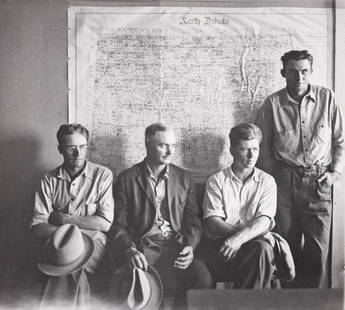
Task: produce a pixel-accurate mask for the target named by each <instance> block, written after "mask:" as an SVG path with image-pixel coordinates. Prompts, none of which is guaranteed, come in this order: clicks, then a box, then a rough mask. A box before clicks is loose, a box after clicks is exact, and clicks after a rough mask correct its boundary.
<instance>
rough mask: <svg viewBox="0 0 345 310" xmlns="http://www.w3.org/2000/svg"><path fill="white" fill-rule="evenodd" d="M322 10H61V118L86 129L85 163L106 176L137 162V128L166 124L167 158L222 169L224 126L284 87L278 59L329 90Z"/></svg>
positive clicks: (248, 117) (226, 159)
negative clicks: (296, 55)
mask: <svg viewBox="0 0 345 310" xmlns="http://www.w3.org/2000/svg"><path fill="white" fill-rule="evenodd" d="M329 19H330V11H328V10H327V9H308V10H307V9H296V8H280V9H272V8H271V9H265V8H257V9H248V8H247V9H239V8H237V9H233V8H232V9H230V8H163V7H158V8H157V7H156V8H124V7H121V8H114V7H112V8H105V7H100V8H97V7H70V8H69V51H68V54H69V63H68V65H69V121H70V122H80V123H82V124H84V125H85V126H86V127H87V128H88V129H89V130H90V131H91V142H90V154H89V157H90V160H92V161H95V162H97V163H100V164H104V165H106V166H108V167H110V168H111V169H112V170H113V172H114V174H115V177H116V176H117V175H118V174H119V173H120V172H121V171H122V170H124V169H125V168H128V167H130V166H131V165H133V164H134V163H136V162H138V161H141V160H142V159H143V158H144V156H145V147H144V137H143V136H144V130H145V127H146V126H147V125H149V124H151V123H153V122H156V121H164V122H166V123H168V124H170V125H172V126H173V127H174V128H175V129H176V132H177V136H178V145H177V151H176V155H175V159H174V162H175V163H176V164H178V165H181V166H183V167H186V168H190V169H199V170H203V171H212V170H216V169H219V168H222V167H224V166H227V165H229V163H230V160H231V159H230V155H229V151H228V149H229V142H228V133H229V129H230V128H231V127H232V126H234V125H236V124H238V123H240V122H243V121H254V119H255V115H256V111H257V109H258V107H259V106H260V105H261V104H262V102H263V100H264V98H265V97H266V96H267V95H269V94H270V93H272V92H274V91H276V90H278V89H280V88H282V87H284V86H285V85H284V79H283V78H282V77H281V76H280V69H281V63H280V57H281V56H282V54H284V53H285V52H286V51H289V50H291V49H308V50H309V51H310V52H311V53H312V54H313V56H314V59H315V60H314V63H315V72H314V77H313V79H312V82H314V83H315V84H323V85H329V84H330V81H329V78H328V77H329V71H328V68H329V67H330V61H329V58H328V55H331V52H330V46H331V42H329V41H328V37H327V32H328V31H330V30H329V29H328V27H329Z"/></svg>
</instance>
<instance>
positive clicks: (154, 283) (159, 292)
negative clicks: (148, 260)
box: [120, 265, 163, 310]
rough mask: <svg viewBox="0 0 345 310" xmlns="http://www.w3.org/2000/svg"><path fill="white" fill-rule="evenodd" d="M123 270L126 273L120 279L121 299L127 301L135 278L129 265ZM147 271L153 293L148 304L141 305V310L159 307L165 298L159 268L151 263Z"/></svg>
mask: <svg viewBox="0 0 345 310" xmlns="http://www.w3.org/2000/svg"><path fill="white" fill-rule="evenodd" d="M123 272H125V275H124V278H122V279H121V280H120V281H121V283H120V291H121V292H120V294H121V299H122V300H123V301H126V299H127V296H128V293H129V290H130V287H131V285H132V280H133V278H132V272H131V270H130V269H129V268H128V267H127V266H126V268H125V269H124V271H123ZM145 273H146V277H147V280H148V281H149V283H150V286H151V293H150V297H149V299H148V301H147V303H146V305H143V306H142V307H140V310H151V309H158V308H159V306H160V304H161V303H162V299H163V284H162V281H161V278H160V276H159V273H158V272H157V270H156V269H154V268H153V267H152V266H150V265H148V266H147V271H145Z"/></svg>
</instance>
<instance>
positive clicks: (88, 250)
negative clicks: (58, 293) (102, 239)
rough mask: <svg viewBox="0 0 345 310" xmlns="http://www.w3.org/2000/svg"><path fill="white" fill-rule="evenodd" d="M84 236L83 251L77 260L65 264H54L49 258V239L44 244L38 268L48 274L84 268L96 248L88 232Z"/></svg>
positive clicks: (60, 274)
mask: <svg viewBox="0 0 345 310" xmlns="http://www.w3.org/2000/svg"><path fill="white" fill-rule="evenodd" d="M82 236H83V240H84V250H83V253H82V254H81V255H80V257H79V258H78V259H77V260H76V261H74V262H72V263H70V264H68V265H64V266H57V265H53V264H52V263H51V262H50V261H49V260H48V255H47V249H48V242H49V240H47V241H46V242H45V243H44V244H43V246H42V251H41V256H40V259H39V262H38V263H37V266H38V268H39V269H40V270H41V271H42V272H43V273H44V274H46V275H48V276H65V275H68V274H71V273H73V272H75V271H77V270H79V269H80V268H82V267H83V266H84V265H85V264H86V263H87V261H88V260H89V259H90V257H91V256H92V254H93V250H94V244H93V241H92V239H91V238H90V237H89V236H88V235H86V234H82Z"/></svg>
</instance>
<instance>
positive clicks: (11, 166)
mask: <svg viewBox="0 0 345 310" xmlns="http://www.w3.org/2000/svg"><path fill="white" fill-rule="evenodd" d="M40 148H41V146H40V143H39V141H38V140H37V139H36V138H33V137H16V138H13V139H8V140H2V141H1V149H0V161H1V179H0V247H1V254H0V263H1V269H2V270H4V268H5V270H6V268H7V269H11V268H12V269H13V270H15V269H16V268H20V267H23V266H25V264H27V263H30V262H28V261H27V259H28V257H30V256H28V252H27V251H28V247H29V245H30V242H29V240H28V238H29V237H30V234H28V225H29V224H30V220H31V215H32V209H33V200H34V191H35V189H36V186H37V184H38V181H39V179H40V177H41V176H42V174H43V173H44V171H43V169H42V168H41V167H39V163H40V158H39V153H40ZM0 271H1V270H0Z"/></svg>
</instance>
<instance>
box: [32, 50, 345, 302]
mask: <svg viewBox="0 0 345 310" xmlns="http://www.w3.org/2000/svg"><path fill="white" fill-rule="evenodd" d="M282 62H283V69H282V70H281V74H282V76H283V77H284V78H285V79H286V88H284V89H282V90H280V91H278V92H277V93H275V94H273V95H271V96H269V97H268V98H267V99H266V101H265V103H264V105H263V107H262V109H261V110H260V111H259V114H258V118H257V126H256V125H254V124H250V123H243V124H240V125H238V126H235V127H234V128H232V129H231V131H230V134H229V138H230V153H231V155H232V157H233V162H232V164H231V166H230V167H227V168H225V169H223V170H221V171H219V172H217V173H216V174H214V175H213V176H211V177H210V178H209V179H208V181H207V183H206V188H205V195H204V199H203V205H202V210H200V207H199V206H198V204H197V199H196V190H195V185H194V183H193V180H192V177H191V175H190V173H189V172H187V171H185V170H184V169H182V168H179V167H177V166H176V165H174V164H172V163H171V160H172V156H173V154H174V150H175V144H176V137H175V134H174V130H173V128H171V127H170V126H167V125H164V124H162V123H155V124H152V125H150V126H148V127H147V128H146V130H145V147H146V157H145V159H144V160H143V161H142V162H140V163H138V164H136V165H134V166H133V167H132V168H130V169H128V170H125V171H124V172H122V173H121V174H120V175H119V176H118V178H117V181H116V184H115V191H114V200H113V190H112V181H113V180H112V173H111V171H110V170H109V169H107V168H105V167H102V166H100V165H96V164H94V163H91V162H89V161H87V160H86V154H87V145H88V138H89V137H88V135H89V134H88V131H87V129H86V128H84V127H83V126H81V125H79V124H71V125H62V126H61V127H60V129H59V131H58V133H57V138H58V142H59V146H58V149H59V152H60V153H61V154H62V155H63V158H64V162H63V164H62V165H61V166H59V167H58V168H56V169H55V170H53V171H51V172H49V173H47V174H46V175H45V176H44V177H43V178H42V180H41V186H40V188H39V190H38V191H37V192H36V197H35V206H34V215H33V221H32V225H31V230H32V232H33V233H34V234H35V235H36V236H37V237H38V238H40V239H41V240H42V241H44V242H45V244H44V245H45V249H46V252H49V251H48V250H47V248H48V246H47V243H49V242H50V241H51V240H52V239H53V242H51V243H52V244H51V245H50V246H51V248H52V249H51V252H49V253H55V254H56V253H60V252H59V251H60V250H61V251H63V249H64V246H65V244H64V242H63V240H65V239H66V238H70V237H71V236H74V234H75V232H74V231H73V230H74V229H75V228H74V227H75V226H77V227H79V229H80V230H81V231H82V232H83V233H85V234H86V235H88V236H89V237H90V238H91V239H92V240H93V243H94V251H93V253H92V255H91V254H90V255H91V257H90V258H89V259H88V261H87V263H86V264H85V265H84V267H83V268H81V269H79V270H78V271H77V272H73V273H72V275H69V276H70V277H72V278H73V281H72V283H74V284H75V287H76V288H77V290H78V292H79V295H78V296H77V298H80V299H83V292H88V291H89V286H88V285H89V283H88V278H87V277H89V278H92V277H93V275H95V274H96V273H97V272H98V271H99V269H100V268H101V269H102V268H104V264H105V263H104V261H103V260H104V257H105V251H106V244H107V241H108V244H109V245H110V247H111V248H112V250H113V252H114V260H115V261H116V266H117V267H119V266H121V265H124V264H128V265H129V266H130V267H131V268H134V267H136V268H139V269H143V270H147V268H148V266H153V267H155V269H156V270H157V271H158V273H159V275H160V277H161V279H162V282H163V287H164V288H165V289H166V290H169V289H172V290H174V289H175V290H176V289H177V290H180V291H181V293H182V294H183V292H185V291H186V289H189V288H209V287H213V285H214V279H213V277H212V276H214V275H215V274H222V276H223V279H225V280H228V281H232V282H234V286H235V287H237V288H271V285H272V278H273V277H274V274H275V270H276V267H275V259H274V252H273V246H272V242H271V239H270V236H269V231H270V230H271V229H273V228H274V226H275V222H276V230H277V232H278V233H279V234H281V235H282V236H283V237H284V238H286V239H287V241H288V242H289V245H290V247H291V250H292V253H293V256H294V260H295V262H296V268H297V269H296V270H297V276H296V279H295V281H294V283H295V285H296V286H298V287H320V286H321V283H322V280H323V277H324V274H325V267H326V260H327V255H328V248H329V238H330V225H331V212H332V200H331V187H332V184H333V183H334V182H335V180H336V179H338V178H339V176H340V174H341V171H342V168H343V165H344V156H343V150H344V138H343V130H342V121H341V114H340V111H339V108H338V106H337V105H336V104H335V100H334V95H333V93H332V91H330V90H329V89H326V88H323V87H318V86H314V85H311V84H310V83H309V77H310V74H311V73H312V56H311V55H310V54H309V53H308V52H307V51H290V52H288V53H286V54H284V56H283V57H282ZM259 128H261V130H260V129H259ZM261 142H262V143H261ZM260 143H261V149H260ZM259 155H260V156H259ZM258 158H259V161H258V165H259V167H260V168H262V169H263V170H264V171H265V172H264V171H263V170H260V169H258V168H256V167H255V165H256V162H257V160H258ZM268 173H269V174H268ZM271 175H273V176H271ZM276 184H277V185H278V191H277V185H276ZM277 198H278V199H277ZM114 201H115V210H114ZM277 206H278V208H277ZM276 210H278V211H277V214H276ZM202 223H203V224H202ZM65 224H67V225H69V226H68V229H67V230H65V231H63V232H61V231H60V230H61V229H59V228H61V226H66V225H65ZM71 224H72V225H71ZM202 226H203V229H202ZM56 235H57V236H56ZM202 235H203V238H202V239H203V241H202V245H203V246H202V247H203V248H204V249H206V251H201V255H197V253H196V249H197V247H198V245H199V243H200V241H201V237H202ZM107 236H108V238H107ZM47 240H48V241H47ZM84 252H86V251H84ZM65 254H66V253H65ZM76 256H78V255H77V254H76ZM80 256H81V254H80ZM84 256H86V254H85V255H84ZM76 260H77V259H76V258H73V257H71V262H66V261H65V260H64V259H61V260H58V262H57V264H58V265H60V268H61V265H62V266H63V268H65V265H68V264H70V265H71V264H73V262H74V264H76V263H75V261H76ZM79 260H80V261H81V259H79ZM113 263H114V262H113ZM44 268H45V267H44V266H42V269H41V270H46V269H44ZM65 269H66V268H65ZM66 270H68V268H67V269H66ZM66 270H65V273H60V274H59V275H66V274H68V272H67V271H66ZM85 272H86V273H87V274H88V275H87V276H86V273H85ZM46 274H48V275H52V276H53V277H50V278H49V280H48V283H47V286H46V292H45V295H44V296H46V297H47V299H49V296H54V294H56V291H57V288H59V287H61V285H62V284H61V281H67V282H68V279H67V280H66V279H64V280H61V277H54V275H55V274H54V272H51V273H49V272H46ZM67 277H68V276H67ZM67 282H64V283H67ZM91 287H92V283H91ZM74 292H75V291H74ZM78 292H77V293H78ZM60 293H61V292H60ZM77 293H76V294H77ZM73 298H75V295H74V296H73Z"/></svg>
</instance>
